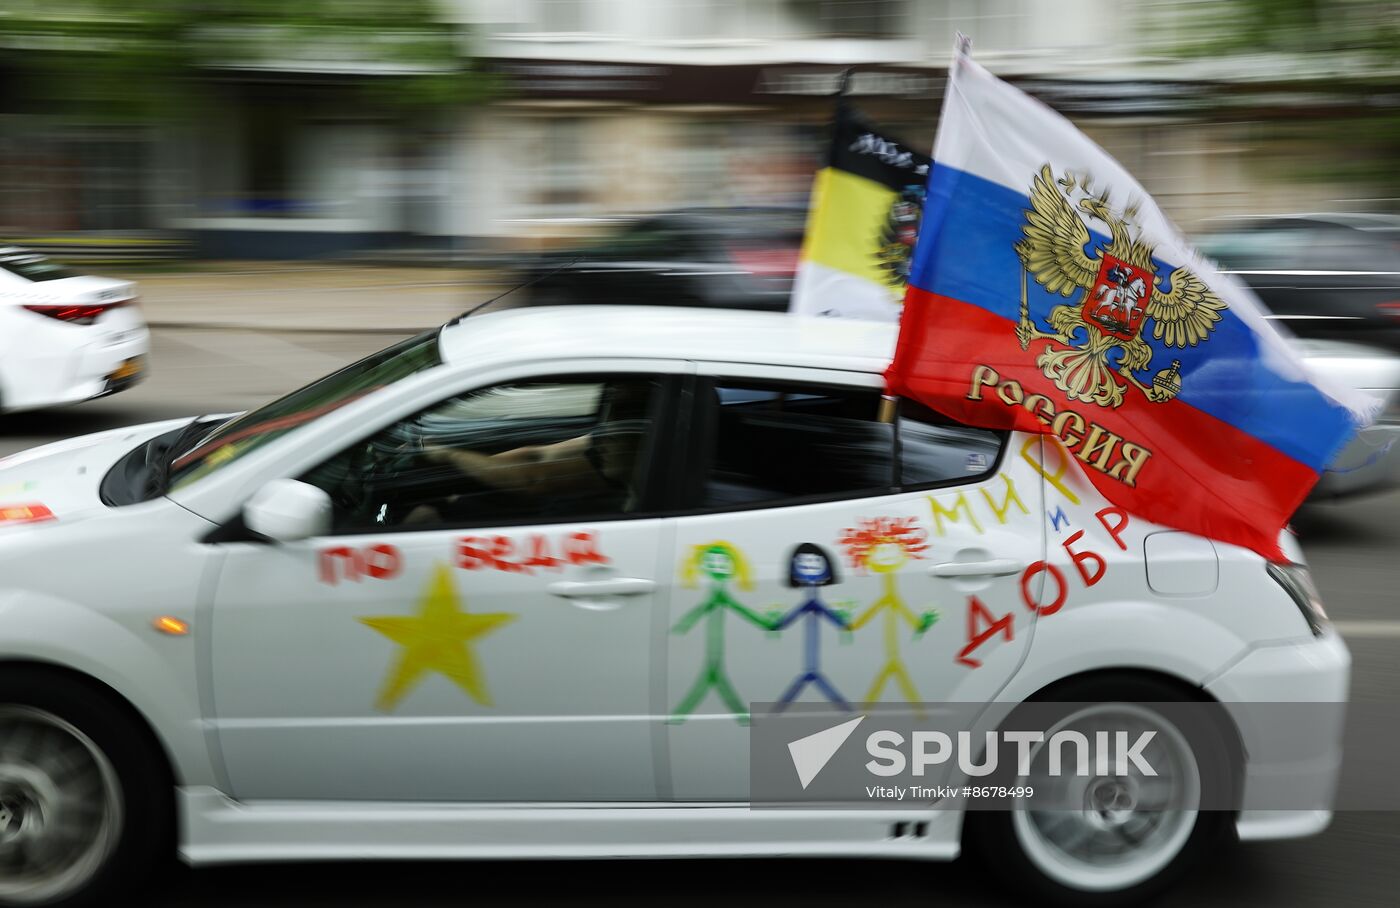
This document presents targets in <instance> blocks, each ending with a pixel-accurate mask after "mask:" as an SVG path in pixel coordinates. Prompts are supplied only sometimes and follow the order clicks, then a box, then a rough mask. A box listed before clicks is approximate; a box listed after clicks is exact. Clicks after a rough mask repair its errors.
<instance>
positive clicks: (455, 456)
mask: <svg viewBox="0 0 1400 908" xmlns="http://www.w3.org/2000/svg"><path fill="white" fill-rule="evenodd" d="M588 444H589V437H588V436H587V435H580V436H579V437H578V438H570V439H567V440H565V441H560V442H556V443H555V444H552V445H530V446H528V447H524V448H515V449H513V450H510V451H502V452H501V453H499V454H482V453H480V452H478V451H469V450H466V449H463V448H429V449H427V450H426V451H425V452H424V453H425V454H426V455H427V456H428V457H430V458H432V459H433V460H436V461H438V462H439V463H447V464H451V465H452V466H454V467H456V468H457V469H458V470H461V471H462V472H463V473H465V474H467V475H468V476H470V477H471V478H472V479H475V480H477V481H478V482H481V483H484V484H486V485H489V486H491V487H492V488H496V489H504V490H506V491H509V492H530V493H535V494H545V493H550V492H561V491H579V490H586V489H591V488H599V489H601V488H604V487H605V483H604V482H603V479H602V477H601V476H599V475H598V471H597V470H595V469H594V468H593V466H592V464H590V463H589V461H588V457H587V451H588Z"/></svg>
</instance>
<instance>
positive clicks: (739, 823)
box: [179, 788, 962, 866]
mask: <svg viewBox="0 0 1400 908" xmlns="http://www.w3.org/2000/svg"><path fill="white" fill-rule="evenodd" d="M179 805H180V813H181V819H182V820H183V822H182V824H181V828H182V829H183V835H182V842H181V846H180V855H181V857H182V858H183V859H184V860H185V861H187V862H188V863H190V864H193V865H196V866H199V865H210V864H232V863H263V862H270V861H319V860H349V859H369V860H375V859H378V860H393V859H402V860H435V859H443V860H458V859H466V858H494V859H501V858H561V859H575V858H647V857H651V858H687V857H781V856H787V857H818V856H826V857H833V856H848V857H882V858H911V859H919V860H952V859H953V858H956V857H957V856H958V851H959V838H960V835H961V829H962V817H961V814H960V813H958V812H956V811H946V810H945V811H940V810H922V811H913V810H910V811H895V810H809V809H802V810H767V809H765V810H751V809H749V808H748V807H747V806H744V805H735V804H725V805H701V804H696V805H693V806H676V805H674V804H664V805H663V804H655V805H653V804H630V805H621V804H598V805H587V806H580V805H562V804H515V805H511V804H493V805H490V806H466V805H458V804H416V803H414V804H408V803H362V802H338V801H316V802H296V801H278V802H257V803H241V802H238V801H234V800H232V799H230V798H228V797H226V796H225V795H224V794H223V793H222V792H219V791H217V790H215V789H213V788H182V789H180V791H179Z"/></svg>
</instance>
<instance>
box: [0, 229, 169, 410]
mask: <svg viewBox="0 0 1400 908" xmlns="http://www.w3.org/2000/svg"><path fill="white" fill-rule="evenodd" d="M150 344H151V339H150V332H149V331H147V329H146V322H145V319H143V318H142V317H141V311H140V308H139V307H138V306H137V291H136V285H135V284H133V283H131V282H130V281H122V280H115V279H113V278H105V277H93V276H91V275H86V274H79V273H77V272H76V271H73V270H71V269H69V268H67V267H66V266H64V265H60V264H58V263H57V262H54V261H51V260H49V259H48V258H46V257H44V256H42V255H39V254H38V253H35V252H30V251H28V250H25V249H20V248H18V247H14V246H0V412H13V411H16V410H33V409H37V408H40V407H51V406H56V405H59V404H71V403H78V402H80V401H84V400H90V399H92V398H94V397H101V396H103V395H105V394H113V393H116V392H117V391H121V390H124V389H125V388H129V387H131V385H133V384H135V383H136V382H137V381H140V380H141V378H142V377H143V376H144V375H145V372H146V358H147V355H148V353H149V351H150Z"/></svg>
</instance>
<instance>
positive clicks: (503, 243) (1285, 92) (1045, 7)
mask: <svg viewBox="0 0 1400 908" xmlns="http://www.w3.org/2000/svg"><path fill="white" fill-rule="evenodd" d="M439 2H440V3H441V9H442V15H443V18H444V20H445V21H447V22H450V23H451V24H452V25H453V26H454V27H456V28H458V29H459V30H460V34H461V37H462V42H463V49H464V52H470V53H472V54H474V55H475V56H476V57H478V58H479V61H480V65H481V67H482V69H483V70H484V71H485V72H487V73H490V74H491V78H492V79H493V80H494V84H495V85H496V88H497V91H496V93H495V94H494V95H493V97H492V99H491V100H490V101H488V102H487V103H484V104H470V105H466V104H464V105H461V106H460V107H447V108H444V109H440V110H437V111H435V112H433V113H431V114H430V115H422V116H416V117H413V118H405V117H403V116H401V115H399V114H396V113H392V112H389V111H386V110H381V109H379V108H377V107H376V106H374V105H372V104H366V103H364V101H363V94H362V93H361V92H360V91H358V90H357V89H358V88H359V87H362V86H363V83H364V82H365V81H366V80H375V79H380V80H384V81H385V83H386V84H391V80H392V78H393V76H394V74H395V71H394V70H393V69H392V68H385V67H384V66H383V65H382V64H380V63H377V62H376V61H375V60H374V59H372V58H367V57H366V56H365V55H363V54H357V53H355V52H354V51H353V50H350V51H345V52H330V53H317V52H311V51H310V50H306V51H304V52H302V53H289V54H287V55H285V56H284V57H283V58H281V59H277V60H274V61H272V62H267V61H264V62H263V63H261V64H259V65H258V66H256V67H239V66H233V65H231V66H229V67H226V68H221V69H218V70H211V71H209V72H208V73H207V80H208V82H209V86H208V87H209V88H210V89H211V91H210V93H209V97H211V98H213V99H214V100H213V101H211V102H209V103H208V105H207V109H204V110H201V111H198V112H197V115H196V116H195V117H194V118H192V120H191V122H190V123H189V125H187V126H184V127H181V128H179V129H175V128H171V127H159V128H158V127H149V128H141V127H121V128H115V127H83V128H76V127H72V126H70V125H63V126H57V125H53V124H47V123H46V122H45V120H44V117H43V116H42V114H32V113H31V114H26V115H23V116H20V115H10V116H7V117H6V124H7V125H6V128H5V129H4V130H3V133H0V163H3V165H4V166H3V167H0V173H4V174H5V175H4V176H3V177H0V195H3V198H4V199H5V207H4V211H3V214H0V227H3V229H4V230H5V231H7V232H8V233H11V234H16V233H18V234H24V233H31V234H33V233H43V232H46V231H50V232H52V231H72V230H89V231H108V232H110V231H142V230H147V231H175V232H178V233H180V234H181V235H183V236H187V237H189V238H191V242H192V244H193V245H194V247H195V249H196V250H197V251H198V253H199V254H201V255H203V256H206V257H253V258H295V257H317V256H325V255H334V254H343V253H349V252H355V251H357V250H372V249H382V248H386V247H394V246H399V247H410V248H423V249H439V250H460V251H476V250H500V249H516V248H532V247H538V246H542V245H548V244H550V243H552V242H556V241H560V240H567V239H568V238H570V237H572V236H575V235H577V234H578V233H579V232H580V231H586V230H587V229H588V228H589V227H590V225H593V224H596V223H597V221H598V219H600V218H608V217H611V216H617V215H624V214H630V213H636V212H642V211H649V210H660V209H668V208H675V207H683V206H692V205H731V204H735V205H770V204H775V205H802V204H803V203H804V202H805V198H806V194H807V190H808V186H809V183H810V180H811V175H812V172H813V171H814V169H815V168H816V167H817V166H818V160H819V156H820V154H821V151H822V147H823V141H824V137H825V128H826V123H827V121H828V118H829V116H830V113H831V95H832V93H833V92H834V90H835V88H836V86H837V84H838V80H839V78H840V73H841V72H842V71H843V70H844V69H846V68H848V67H849V68H853V69H854V72H855V75H854V76H853V79H852V83H851V92H850V93H851V94H852V96H853V97H854V101H855V103H856V104H857V106H859V107H860V108H861V109H863V110H864V111H865V112H866V113H867V114H869V115H870V116H871V117H872V118H874V119H875V120H877V121H878V122H881V123H882V124H884V125H885V126H887V127H888V128H889V129H890V130H891V131H892V132H894V133H896V134H899V135H902V136H903V137H904V138H906V139H907V140H908V141H910V142H913V143H916V144H921V145H928V144H931V142H932V138H933V132H934V128H935V125H936V119H937V113H938V106H939V103H940V99H941V96H942V89H943V84H944V79H945V77H946V71H947V65H948V60H949V56H950V52H951V48H952V46H953V41H954V35H955V33H956V32H957V31H963V32H965V33H967V34H968V35H970V36H971V37H972V39H973V47H974V53H975V55H976V56H977V58H978V59H979V60H980V61H981V62H982V63H984V64H985V65H987V66H988V67H989V68H990V69H992V70H993V71H994V72H997V73H998V74H999V75H1003V76H1004V77H1007V78H1011V79H1014V80H1016V81H1017V82H1018V83H1020V84H1021V85H1022V86H1023V87H1025V88H1026V89H1027V90H1029V91H1031V92H1032V93H1034V94H1036V95H1038V96H1040V97H1042V98H1043V99H1045V100H1046V101H1048V102H1049V103H1051V104H1052V105H1054V106H1055V107H1057V108H1058V109H1060V110H1061V111H1063V112H1065V113H1066V114H1068V115H1069V116H1071V117H1072V118H1074V119H1075V120H1076V122H1077V123H1079V124H1080V125H1081V127H1082V128H1084V129H1085V130H1086V131H1087V132H1089V133H1090V134H1091V135H1093V136H1094V137H1095V138H1096V139H1097V140H1098V141H1100V142H1101V143H1102V144H1103V145H1104V146H1105V147H1107V148H1108V149H1109V150H1110V151H1111V152H1112V153H1113V154H1115V155H1116V156H1117V157H1118V158H1119V159H1120V160H1122V161H1123V163H1124V164H1125V165H1126V166H1127V167H1128V169H1129V170H1130V171H1132V172H1133V173H1135V174H1136V175H1137V176H1138V177H1139V178H1140V179H1141V180H1142V181H1143V182H1144V184H1145V185H1146V186H1147V188H1148V189H1149V190H1150V191H1152V192H1153V193H1154V195H1155V196H1156V197H1157V198H1158V200H1159V201H1160V202H1161V203H1162V204H1163V206H1164V207H1165V208H1166V209H1167V210H1168V211H1169V212H1170V213H1171V214H1172V215H1173V216H1175V217H1176V218H1177V219H1178V221H1179V222H1181V223H1182V225H1183V226H1184V227H1187V228H1188V229H1190V228H1193V227H1195V226H1197V225H1198V224H1199V223H1200V222H1201V221H1202V220H1204V219H1206V218H1209V217H1212V216H1216V215H1227V214H1229V215H1233V214H1240V213H1250V212H1265V211H1297V210H1307V209H1316V208H1328V209H1332V210H1338V209H1355V210H1364V209H1365V208H1367V207H1372V206H1371V205H1370V201H1371V200H1366V199H1364V198H1357V197H1358V196H1364V195H1365V193H1359V192H1358V190H1357V189H1356V188H1355V187H1354V186H1347V185H1343V184H1340V183H1336V182H1333V181H1330V180H1328V179H1327V178H1326V177H1325V176H1323V177H1318V176H1316V175H1314V176H1313V177H1312V178H1310V179H1308V180H1306V181H1299V180H1297V179H1295V178H1294V177H1295V176H1296V173H1295V171H1296V170H1297V169H1298V167H1299V165H1300V162H1301V163H1306V162H1309V161H1312V160H1315V159H1317V158H1318V156H1319V155H1320V154H1325V150H1319V149H1318V148H1316V147H1312V146H1296V147H1295V146H1290V145H1288V144H1286V143H1280V142H1278V141H1276V140H1273V139H1271V138H1269V137H1268V136H1269V132H1268V130H1267V129H1266V128H1265V127H1266V125H1267V123H1268V121H1269V120H1271V119H1273V118H1281V117H1290V116H1299V115H1300V112H1302V113H1301V115H1307V116H1314V115H1316V116H1333V115H1337V114H1338V111H1336V110H1334V109H1331V108H1330V107H1329V106H1328V105H1327V103H1324V102H1321V101H1318V100H1317V99H1316V98H1314V97H1313V95H1311V94H1309V93H1308V91H1307V90H1306V89H1305V88H1302V87H1299V86H1298V85H1295V84H1292V82H1291V80H1293V78H1294V77H1295V76H1296V73H1292V72H1289V71H1286V70H1285V68H1284V67H1285V64H1283V63H1282V62H1279V61H1275V62H1272V63H1271V62H1269V61H1267V60H1265V61H1257V63H1256V65H1255V67H1254V68H1253V69H1248V70H1241V69H1239V68H1238V66H1223V65H1219V63H1218V61H1210V60H1182V59H1179V58H1174V57H1172V56H1171V55H1170V54H1169V53H1168V51H1169V50H1170V49H1171V48H1172V47H1174V46H1176V45H1178V44H1179V43H1180V42H1181V41H1182V40H1183V39H1189V38H1190V37H1191V35H1192V29H1193V27H1195V20H1194V18H1193V16H1194V10H1193V7H1194V6H1195V4H1194V3H1193V2H1191V0H1058V2H1053V3H1050V2H1036V0H670V2H664V3H662V2H655V0H439ZM342 51H344V49H342ZM1222 99H1224V101H1225V103H1223V104H1222V103H1220V102H1221V101H1222ZM1323 172H1324V173H1325V168H1324V169H1323Z"/></svg>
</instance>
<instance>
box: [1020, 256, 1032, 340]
mask: <svg viewBox="0 0 1400 908" xmlns="http://www.w3.org/2000/svg"><path fill="white" fill-rule="evenodd" d="M1033 327H1034V326H1033V325H1032V324H1031V312H1030V306H1028V305H1027V304H1026V269H1025V268H1022V269H1021V329H1022V333H1023V334H1025V335H1026V336H1025V339H1024V340H1022V341H1021V349H1022V350H1024V349H1026V348H1027V347H1029V346H1030V336H1029V332H1030V330H1031V328H1033Z"/></svg>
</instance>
